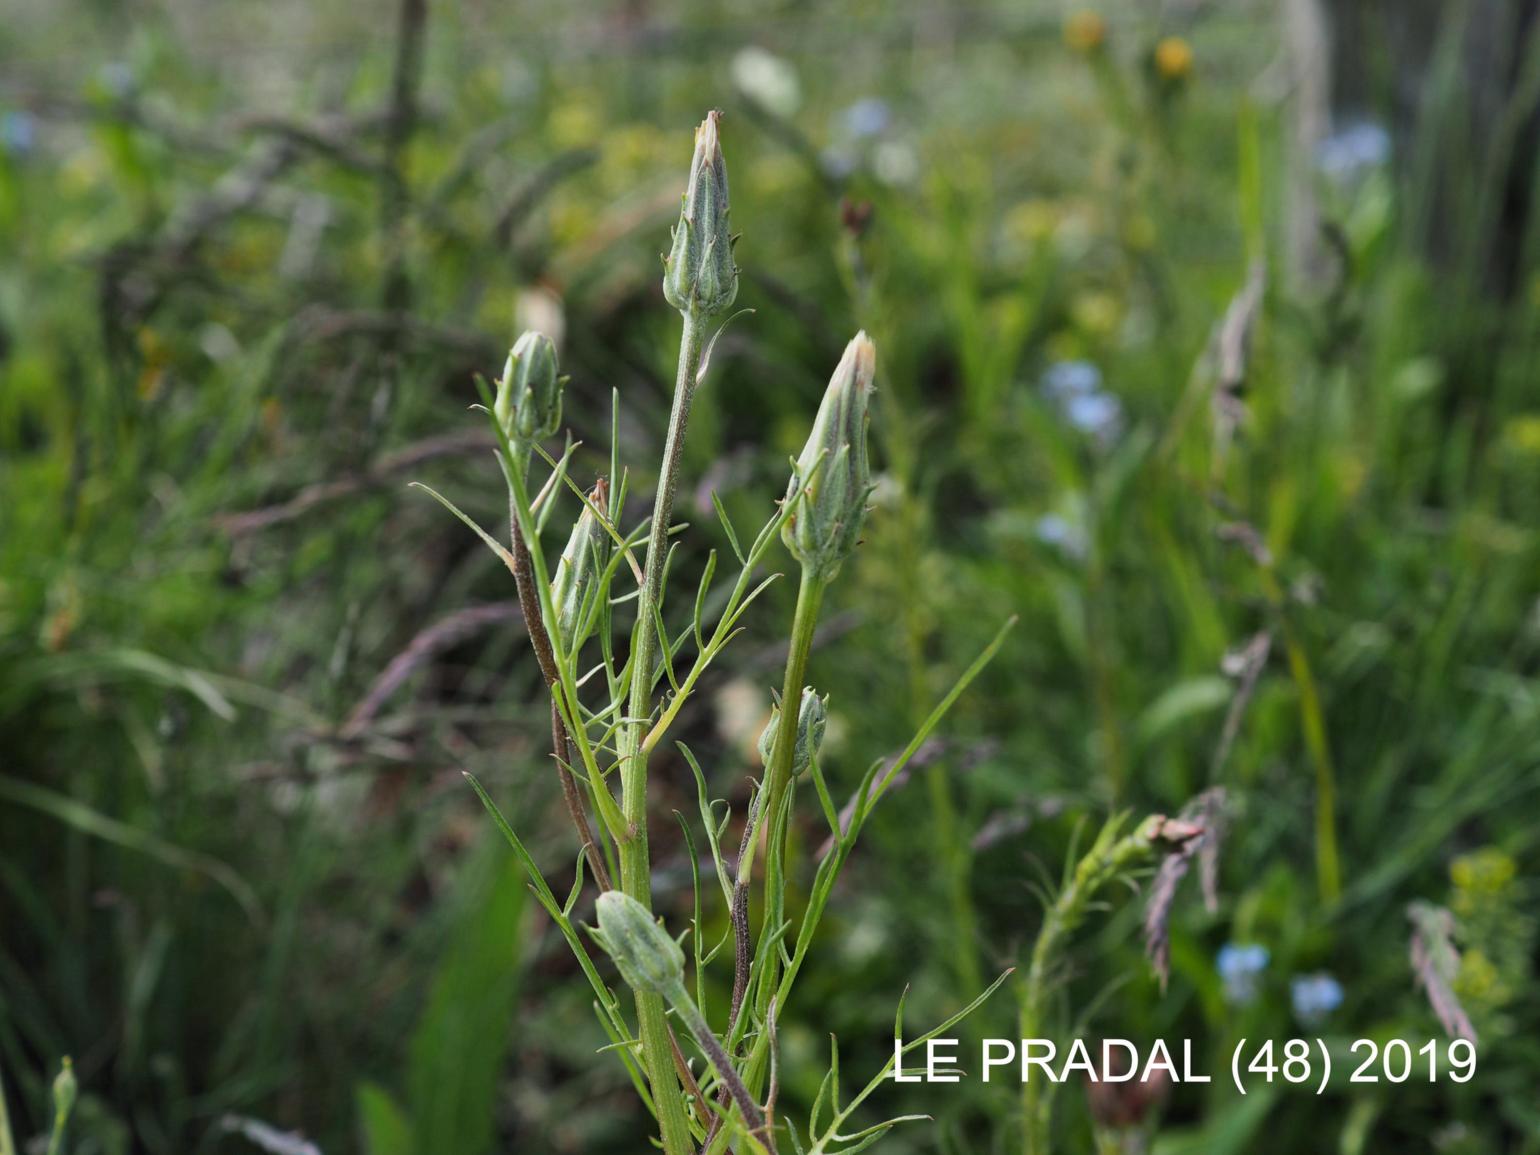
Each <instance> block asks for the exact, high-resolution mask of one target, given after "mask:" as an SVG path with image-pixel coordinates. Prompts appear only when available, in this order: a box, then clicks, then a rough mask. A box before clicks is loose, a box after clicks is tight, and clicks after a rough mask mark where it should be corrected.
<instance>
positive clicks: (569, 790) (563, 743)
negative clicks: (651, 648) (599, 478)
mask: <svg viewBox="0 0 1540 1155" xmlns="http://www.w3.org/2000/svg"><path fill="white" fill-rule="evenodd" d="M520 467H521V466H520V465H519V464H518V463H515V465H514V468H520ZM509 520H510V521H511V522H512V537H513V583H514V585H515V586H516V587H517V589H518V591H519V608H520V609H521V610H522V611H523V614H524V628H525V630H526V632H527V633H528V634H529V644H530V647H531V648H532V649H533V650H534V651H535V661H536V663H537V664H538V665H539V666H540V673H541V675H542V676H543V677H544V678H545V684H546V688H547V689H548V690H549V691H550V693H551V749H552V751H553V752H554V753H555V755H556V776H557V778H558V779H559V780H560V782H561V794H562V801H563V802H565V803H566V806H567V815H568V817H570V818H571V819H572V825H573V827H574V828H575V829H576V830H577V835H578V841H579V842H580V843H581V845H582V847H583V854H584V855H585V856H586V857H587V859H588V869H589V871H590V872H591V873H592V875H593V878H594V881H595V882H596V883H597V884H598V886H599V889H600V890H609V889H611V884H610V872H609V871H608V870H607V869H606V868H605V865H604V855H602V854H601V853H600V852H599V847H598V844H597V843H595V842H594V834H593V830H592V829H591V828H590V826H589V824H588V814H587V812H586V811H585V810H584V809H583V799H582V798H581V797H580V796H579V794H578V788H577V783H576V782H574V781H573V780H572V771H570V770H568V769H567V766H568V763H569V761H570V758H571V748H570V747H569V745H568V739H567V727H566V725H565V723H563V722H562V718H561V710H560V709H559V708H558V707H557V705H556V695H557V694H559V693H560V692H561V690H560V682H561V672H560V671H559V670H557V668H556V655H555V653H554V652H553V651H552V649H551V635H550V634H549V633H548V632H547V630H546V628H545V617H544V615H542V614H541V612H540V595H539V593H538V592H537V591H536V590H535V573H534V560H533V559H532V558H531V557H530V555H529V543H528V542H526V541H525V540H524V530H523V528H522V527H521V526H520V525H519V518H518V516H517V513H515V515H514V516H513V517H512V518H510V519H509Z"/></svg>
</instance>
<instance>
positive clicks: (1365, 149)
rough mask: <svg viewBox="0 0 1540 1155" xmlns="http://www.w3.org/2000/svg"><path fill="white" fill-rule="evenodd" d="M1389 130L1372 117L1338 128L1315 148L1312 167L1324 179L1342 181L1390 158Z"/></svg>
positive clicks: (1348, 180) (1378, 165)
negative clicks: (1370, 119)
mask: <svg viewBox="0 0 1540 1155" xmlns="http://www.w3.org/2000/svg"><path fill="white" fill-rule="evenodd" d="M1390 150H1391V140H1390V133H1388V132H1386V131H1385V129H1384V127H1383V126H1381V125H1378V124H1375V123H1374V122H1372V121H1366V120H1365V121H1358V122H1356V123H1353V124H1349V125H1347V126H1346V127H1345V128H1342V129H1339V130H1338V131H1337V132H1334V133H1333V134H1332V135H1331V136H1328V137H1327V138H1326V139H1325V140H1323V141H1322V142H1321V143H1320V144H1319V145H1318V146H1316V150H1315V163H1316V167H1317V168H1318V169H1320V170H1321V174H1322V175H1323V176H1325V177H1326V178H1327V179H1329V180H1332V181H1335V182H1336V183H1338V184H1346V183H1348V182H1350V181H1352V180H1353V179H1354V178H1355V177H1357V176H1359V175H1360V174H1362V173H1363V172H1365V171H1367V170H1368V169H1371V168H1379V167H1380V166H1381V165H1383V164H1385V162H1386V161H1388V160H1389V159H1390Z"/></svg>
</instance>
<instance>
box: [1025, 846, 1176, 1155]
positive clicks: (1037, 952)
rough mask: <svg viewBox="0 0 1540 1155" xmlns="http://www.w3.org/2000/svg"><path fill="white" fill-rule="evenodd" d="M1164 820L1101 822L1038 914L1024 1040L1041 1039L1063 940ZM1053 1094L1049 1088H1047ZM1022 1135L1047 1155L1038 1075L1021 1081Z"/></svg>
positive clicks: (1048, 1116)
mask: <svg viewBox="0 0 1540 1155" xmlns="http://www.w3.org/2000/svg"><path fill="white" fill-rule="evenodd" d="M1164 821H1165V820H1164V819H1163V818H1160V817H1158V816H1156V817H1151V818H1147V819H1145V820H1144V822H1142V823H1140V824H1139V826H1138V827H1137V828H1135V830H1134V831H1133V832H1132V833H1130V834H1127V835H1125V836H1124V837H1122V838H1117V837H1116V833H1117V824H1116V822H1115V821H1114V822H1112V823H1109V824H1108V825H1107V826H1105V827H1103V829H1102V832H1101V834H1100V835H1099V836H1098V837H1097V839H1096V842H1095V843H1094V844H1093V845H1092V847H1091V849H1090V850H1089V851H1087V852H1086V855H1085V857H1083V858H1082V859H1081V860H1080V861H1079V863H1077V864H1076V866H1075V871H1074V874H1073V875H1072V876H1071V877H1070V880H1069V883H1068V885H1066V886H1065V887H1064V889H1063V890H1061V891H1060V892H1059V895H1058V897H1057V898H1056V899H1055V900H1054V903H1053V905H1052V906H1051V907H1049V908H1048V910H1047V912H1046V913H1045V914H1044V917H1043V926H1042V929H1041V930H1039V931H1038V933H1037V942H1036V943H1034V944H1033V947H1032V965H1031V966H1030V967H1029V968H1028V970H1027V981H1026V982H1025V983H1024V984H1023V985H1022V989H1021V1013H1020V1018H1019V1021H1018V1024H1017V1025H1018V1033H1019V1034H1020V1036H1021V1038H1022V1040H1023V1042H1022V1046H1024V1047H1025V1046H1026V1045H1027V1043H1026V1041H1025V1040H1030V1039H1041V1038H1045V1037H1047V1036H1045V1035H1044V1034H1043V1033H1042V1032H1043V1027H1044V1022H1043V1020H1044V1018H1045V1017H1046V1011H1047V1006H1048V994H1049V987H1050V984H1051V980H1052V972H1053V970H1054V967H1055V966H1056V964H1057V963H1058V959H1059V951H1060V948H1061V946H1062V945H1063V943H1064V940H1065V939H1066V938H1067V937H1068V936H1069V935H1070V934H1071V933H1072V932H1074V930H1075V929H1076V928H1077V927H1079V926H1080V924H1081V923H1082V922H1083V921H1084V920H1085V917H1086V914H1087V913H1088V911H1089V910H1090V909H1091V907H1090V904H1091V900H1092V899H1093V898H1094V897H1095V896H1096V893H1097V891H1099V890H1101V889H1102V887H1104V886H1106V885H1107V884H1108V883H1109V882H1111V881H1112V880H1113V879H1114V878H1117V877H1118V876H1119V875H1120V874H1123V873H1124V872H1126V871H1128V870H1129V869H1131V868H1132V867H1134V866H1136V865H1138V864H1139V863H1140V862H1141V861H1143V860H1144V859H1146V858H1147V857H1148V856H1149V855H1150V854H1151V853H1153V851H1154V847H1155V841H1154V840H1155V837H1156V835H1157V834H1158V832H1159V831H1160V829H1161V823H1163V822H1164ZM1049 1093H1050V1094H1051V1093H1052V1089H1051V1088H1050V1089H1049ZM1021 1115H1022V1119H1021V1123H1022V1138H1023V1141H1024V1145H1025V1146H1024V1150H1025V1152H1026V1155H1050V1148H1049V1135H1050V1129H1051V1125H1052V1122H1053V1102H1052V1100H1051V1099H1050V1098H1045V1097H1044V1096H1043V1080H1042V1079H1028V1080H1025V1081H1024V1082H1023V1083H1022V1085H1021Z"/></svg>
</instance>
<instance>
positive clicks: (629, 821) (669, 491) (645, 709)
mask: <svg viewBox="0 0 1540 1155" xmlns="http://www.w3.org/2000/svg"><path fill="white" fill-rule="evenodd" d="M683 316H684V330H683V332H682V333H681V335H680V339H679V372H678V376H677V378H676V379H675V381H674V405H673V411H672V413H670V415H669V421H668V436H667V438H666V439H665V440H664V443H663V464H662V468H661V469H660V470H659V473H658V490H657V494H656V496H655V497H654V498H653V505H652V525H651V529H650V531H649V533H648V538H647V562H646V565H645V567H644V568H643V570H642V589H641V596H640V598H639V599H638V601H637V610H636V615H637V616H636V626H635V628H634V629H633V631H632V634H631V699H630V703H629V713H628V715H627V718H628V721H627V722H626V724H625V725H624V726H623V727H621V733H620V749H619V754H620V791H621V800H620V805H621V812H622V814H623V815H624V816H625V820H626V829H625V830H624V831H622V832H621V836H620V840H619V841H620V886H621V889H622V890H623V891H625V893H626V894H628V895H630V896H631V897H632V898H634V899H636V901H638V902H640V903H641V904H642V905H643V906H645V907H646V908H647V909H648V910H651V909H652V867H651V862H650V860H649V858H648V854H647V751H646V750H645V749H644V748H643V745H642V739H643V738H644V737H645V735H646V732H647V723H648V719H649V718H650V717H651V716H652V676H653V670H654V667H655V664H656V661H657V644H658V636H657V627H656V624H655V623H656V616H657V612H658V599H659V597H660V596H661V594H662V591H663V569H664V566H665V564H666V563H667V561H668V527H669V519H670V518H671V517H672V515H673V510H674V489H675V488H676V486H677V485H678V483H679V463H680V461H681V459H682V458H683V456H684V437H685V429H686V427H687V426H688V425H689V421H690V400H691V397H692V396H693V394H694V392H695V376H696V373H697V372H698V371H699V367H700V353H701V334H700V322H699V321H698V320H697V319H696V318H695V317H692V316H691V315H690V314H689V313H687V312H686V313H684V314H683ZM636 1014H637V1023H638V1028H639V1030H640V1034H641V1040H642V1059H643V1062H644V1064H645V1065H646V1068H647V1079H648V1082H649V1083H651V1085H652V1098H653V1103H654V1105H655V1106H656V1108H657V1112H658V1126H659V1128H660V1129H661V1131H662V1136H663V1150H664V1151H665V1152H666V1153H667V1155H690V1152H692V1151H693V1149H694V1144H693V1143H692V1141H691V1139H690V1125H689V1121H688V1120H687V1119H686V1117H685V1111H684V1098H683V1096H682V1095H681V1093H680V1090H679V1080H678V1076H677V1074H676V1073H675V1071H674V1060H673V1051H672V1046H671V1044H670V1038H669V1030H668V1021H667V1018H666V1017H665V1013H664V1009H663V998H662V996H660V995H655V994H643V993H641V992H638V993H637V996H636Z"/></svg>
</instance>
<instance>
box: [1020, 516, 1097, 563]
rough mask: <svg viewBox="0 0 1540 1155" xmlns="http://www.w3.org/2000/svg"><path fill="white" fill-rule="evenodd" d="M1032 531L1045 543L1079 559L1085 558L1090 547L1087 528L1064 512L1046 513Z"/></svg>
mask: <svg viewBox="0 0 1540 1155" xmlns="http://www.w3.org/2000/svg"><path fill="white" fill-rule="evenodd" d="M1032 532H1033V533H1034V534H1036V535H1037V540H1038V541H1040V542H1042V543H1043V544H1044V545H1046V546H1052V547H1053V548H1054V549H1057V550H1060V551H1061V552H1063V553H1064V554H1065V555H1067V556H1068V557H1072V558H1075V559H1077V560H1079V559H1081V558H1084V557H1085V555H1086V551H1087V549H1088V548H1089V543H1088V542H1087V541H1086V533H1085V530H1084V529H1082V528H1081V527H1080V526H1078V525H1076V524H1075V523H1074V522H1072V521H1070V519H1069V518H1067V517H1065V516H1063V515H1062V514H1057V513H1045V514H1044V515H1043V516H1042V517H1040V518H1038V519H1037V522H1036V524H1035V525H1033V527H1032Z"/></svg>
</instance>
